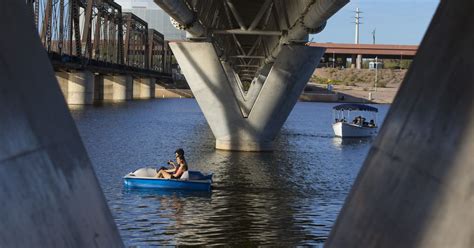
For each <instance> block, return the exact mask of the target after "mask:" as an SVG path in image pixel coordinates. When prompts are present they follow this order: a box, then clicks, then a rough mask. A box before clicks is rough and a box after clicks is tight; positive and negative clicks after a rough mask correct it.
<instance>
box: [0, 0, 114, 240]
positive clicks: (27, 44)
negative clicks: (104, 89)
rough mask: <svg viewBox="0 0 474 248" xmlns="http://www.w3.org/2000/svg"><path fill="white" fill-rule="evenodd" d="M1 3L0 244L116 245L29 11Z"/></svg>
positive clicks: (20, 4) (109, 218) (13, 3)
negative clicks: (2, 36)
mask: <svg viewBox="0 0 474 248" xmlns="http://www.w3.org/2000/svg"><path fill="white" fill-rule="evenodd" d="M0 5H1V6H2V7H0V16H1V17H2V18H5V19H4V20H3V21H2V22H0V30H2V32H5V33H6V34H8V36H9V37H8V39H3V38H2V39H0V61H1V64H2V65H1V66H0V120H1V121H0V189H1V196H2V203H1V204H0V213H1V216H2V217H1V218H2V220H1V221H0V230H1V232H0V247H38V246H41V247H123V244H122V241H121V239H120V235H119V232H118V230H117V228H116V226H115V224H114V220H113V218H112V215H111V213H110V210H109V208H108V207H107V202H106V200H105V198H104V194H103V193H102V192H101V189H100V186H99V182H98V180H97V178H96V176H95V173H94V171H93V168H92V165H91V162H90V160H89V158H88V156H87V152H86V149H85V148H84V146H83V144H82V142H81V138H80V136H79V133H78V131H77V129H76V126H75V123H74V120H73V119H72V118H71V114H70V113H69V110H68V108H67V106H66V104H65V101H64V98H63V96H62V95H61V90H60V87H59V86H58V83H57V80H56V79H55V74H54V71H53V68H52V66H51V63H50V61H49V58H48V56H47V54H46V53H45V51H44V47H43V46H42V44H41V41H40V40H39V38H38V31H37V30H36V29H35V27H34V25H32V23H33V22H34V21H33V15H32V12H31V10H28V9H27V5H26V4H25V3H24V2H22V1H17V0H4V1H2V3H1V4H0ZM6 6H8V8H6Z"/></svg>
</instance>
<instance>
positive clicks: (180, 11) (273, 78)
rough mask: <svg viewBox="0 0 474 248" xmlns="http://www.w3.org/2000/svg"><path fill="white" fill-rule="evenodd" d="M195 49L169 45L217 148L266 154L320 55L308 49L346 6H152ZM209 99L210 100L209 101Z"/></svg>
mask: <svg viewBox="0 0 474 248" xmlns="http://www.w3.org/2000/svg"><path fill="white" fill-rule="evenodd" d="M155 2H156V3H157V4H158V5H160V7H161V8H162V9H164V10H165V11H166V12H168V14H170V16H171V17H172V18H173V19H174V20H175V22H176V26H177V27H179V28H182V29H185V30H186V31H187V32H188V34H189V38H190V40H192V41H193V42H175V43H173V44H170V46H171V49H172V50H173V53H174V54H175V56H176V59H177V61H178V63H179V64H180V66H181V68H182V69H183V72H184V75H185V77H186V79H187V81H188V84H189V85H190V87H191V90H192V91H193V93H194V95H195V96H196V99H197V101H198V103H199V105H200V106H201V110H202V111H203V112H204V115H205V116H206V119H207V121H208V123H209V125H210V127H211V129H212V131H213V133H214V135H215V137H216V148H218V149H226V150H241V151H261V150H271V149H272V145H271V144H272V142H273V140H274V138H275V136H276V135H277V133H278V132H279V130H280V128H281V126H282V125H283V123H284V122H285V120H286V118H287V116H288V114H289V113H290V111H291V109H292V108H293V106H294V104H295V102H296V99H297V97H298V96H299V94H300V93H301V91H302V90H303V88H304V85H305V84H306V83H307V81H308V79H309V77H310V75H311V74H312V73H313V71H314V68H315V67H316V66H317V63H318V62H319V59H320V58H321V56H322V53H323V51H324V49H321V48H311V47H309V46H306V45H305V43H306V42H307V40H308V34H310V33H318V32H320V31H321V30H323V28H324V27H325V25H326V21H327V20H328V18H330V17H331V16H332V15H333V14H334V13H336V12H337V11H338V10H339V9H340V8H342V7H343V6H344V5H345V4H346V3H347V2H348V0H319V1H315V0H305V1H290V0H252V1H250V0H239V1H235V0H234V1H233V0H225V1H212V0H203V1H194V0H187V1H185V0H155ZM211 99H212V100H211Z"/></svg>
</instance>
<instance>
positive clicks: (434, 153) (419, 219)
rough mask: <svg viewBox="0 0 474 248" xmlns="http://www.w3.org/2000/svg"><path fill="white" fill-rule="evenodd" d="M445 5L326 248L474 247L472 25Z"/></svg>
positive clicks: (468, 10) (459, 8)
mask: <svg viewBox="0 0 474 248" xmlns="http://www.w3.org/2000/svg"><path fill="white" fill-rule="evenodd" d="M473 12H474V2H473V1H471V0H459V1H441V2H440V5H439V7H438V10H437V12H436V14H435V16H434V18H433V20H432V22H431V24H430V27H429V28H428V31H427V34H426V35H425V37H424V39H423V42H422V43H421V46H420V48H419V50H418V53H417V55H416V57H415V60H414V63H413V64H412V66H411V68H410V70H409V71H408V73H407V75H406V77H405V80H404V82H403V84H402V86H401V88H400V90H399V92H398V94H397V97H396V99H395V101H394V103H393V104H392V107H391V109H390V112H389V113H388V115H387V117H386V118H385V122H384V124H383V126H382V128H381V130H380V133H379V135H378V137H377V139H376V141H375V142H374V144H373V146H372V148H371V150H370V151H369V155H368V157H367V159H366V161H365V162H364V165H363V167H362V169H361V172H360V173H359V175H358V177H357V180H356V181H355V184H354V186H353V188H352V190H351V193H350V195H349V196H348V198H347V199H346V203H345V205H344V207H343V209H342V212H341V213H340V215H339V217H338V219H337V222H336V224H335V226H334V227H333V230H332V232H331V234H330V237H329V239H328V240H327V242H326V247H364V248H370V247H388V248H390V247H421V248H423V247H427V248H428V247H429V248H437V247H439V248H441V247H466V248H467V247H474V211H473V210H474V159H473V151H474V98H473V93H474V64H473V63H472V58H473V57H474V46H473V44H474V22H472V13H473Z"/></svg>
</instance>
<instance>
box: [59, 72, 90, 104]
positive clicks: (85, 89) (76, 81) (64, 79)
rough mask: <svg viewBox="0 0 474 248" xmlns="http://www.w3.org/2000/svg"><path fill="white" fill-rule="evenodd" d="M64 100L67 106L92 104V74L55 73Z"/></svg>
mask: <svg viewBox="0 0 474 248" xmlns="http://www.w3.org/2000/svg"><path fill="white" fill-rule="evenodd" d="M56 79H57V80H58V83H59V86H60V88H61V91H62V92H63V96H64V99H65V100H66V102H67V103H68V104H71V105H75V104H80V105H84V104H92V103H93V101H94V74H93V73H92V72H90V71H77V72H57V73H56Z"/></svg>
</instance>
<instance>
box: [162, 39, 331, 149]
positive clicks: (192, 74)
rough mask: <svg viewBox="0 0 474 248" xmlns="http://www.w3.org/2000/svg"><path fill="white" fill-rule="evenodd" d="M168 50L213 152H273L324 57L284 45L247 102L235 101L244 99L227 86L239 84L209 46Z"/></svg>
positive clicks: (236, 89) (315, 50) (200, 44)
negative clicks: (206, 130) (193, 100)
mask: <svg viewBox="0 0 474 248" xmlns="http://www.w3.org/2000/svg"><path fill="white" fill-rule="evenodd" d="M170 47H171V49H172V50H173V53H174V55H175V57H176V59H177V61H178V63H179V64H180V66H181V68H182V70H183V72H184V75H185V77H186V79H187V81H188V83H189V86H190V88H191V90H192V92H193V94H194V96H195V98H196V100H197V102H198V104H199V106H200V107H201V110H202V112H203V113H204V116H205V117H206V120H207V122H208V124H209V126H210V128H211V130H212V132H213V134H214V136H215V138H216V148H217V149H222V150H238V151H268V150H272V149H273V140H274V139H275V137H276V135H277V134H278V132H279V131H280V128H281V127H282V125H283V123H284V122H285V121H286V119H287V117H288V115H289V113H290V112H291V110H292V109H293V106H294V105H295V103H296V101H297V100H298V96H299V95H300V94H301V92H302V90H303V89H304V86H305V85H306V83H307V82H308V79H309V77H310V76H311V74H312V73H313V71H314V69H315V67H316V66H317V64H318V62H319V60H320V58H321V56H322V55H323V52H324V49H322V48H317V47H308V46H302V45H287V46H284V47H283V48H282V51H281V52H280V54H279V55H278V56H277V58H276V60H275V62H274V63H273V65H271V69H270V70H269V72H268V75H267V76H266V77H263V78H262V80H264V83H263V85H262V86H261V89H259V90H258V92H259V93H258V94H255V96H256V98H255V99H247V98H246V97H243V98H241V97H240V96H239V94H245V96H247V95H246V94H247V93H245V92H243V91H242V89H241V88H240V89H239V87H241V86H240V85H237V87H236V86H235V85H231V84H232V83H234V84H235V83H236V82H238V81H239V80H229V78H233V77H235V76H237V74H236V73H232V70H233V69H232V68H227V67H226V65H225V64H223V62H222V61H221V60H220V59H219V57H218V56H217V54H216V51H215V49H214V47H213V45H212V44H211V43H208V42H174V43H170ZM252 94H254V93H252ZM242 101H254V103H253V104H252V105H251V106H250V105H247V104H246V103H245V102H242ZM246 107H250V109H248V112H247V108H246Z"/></svg>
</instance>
